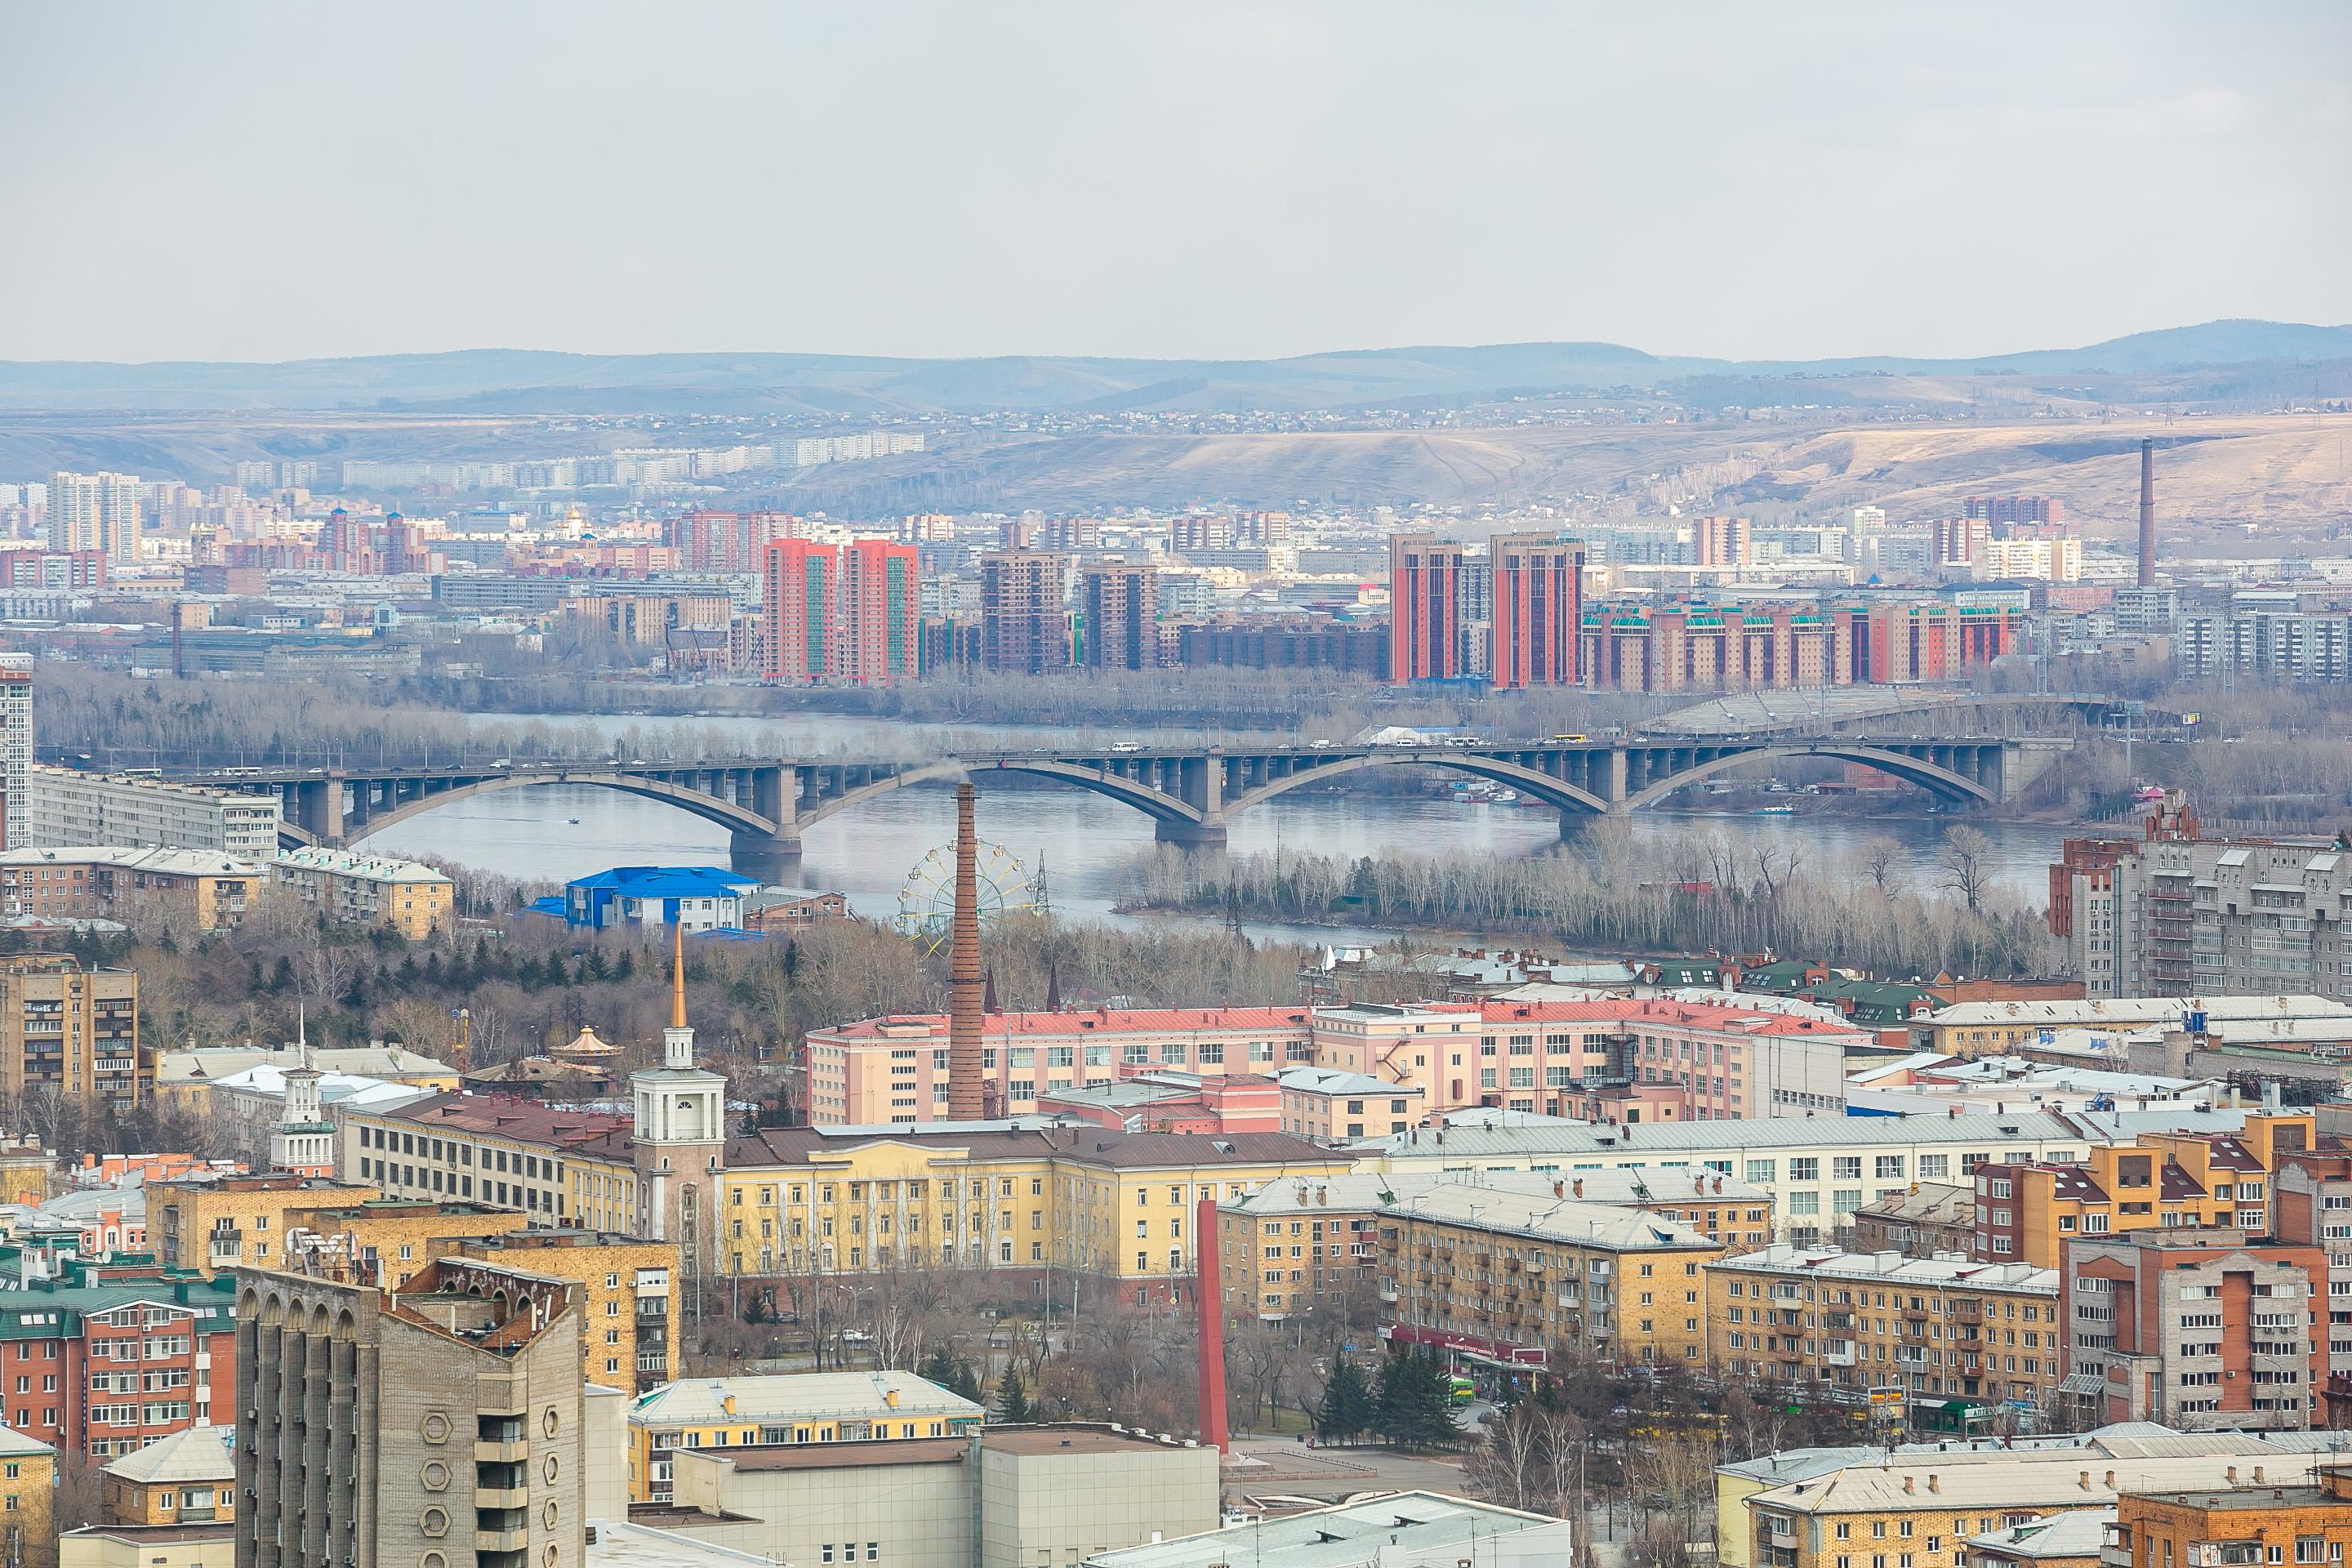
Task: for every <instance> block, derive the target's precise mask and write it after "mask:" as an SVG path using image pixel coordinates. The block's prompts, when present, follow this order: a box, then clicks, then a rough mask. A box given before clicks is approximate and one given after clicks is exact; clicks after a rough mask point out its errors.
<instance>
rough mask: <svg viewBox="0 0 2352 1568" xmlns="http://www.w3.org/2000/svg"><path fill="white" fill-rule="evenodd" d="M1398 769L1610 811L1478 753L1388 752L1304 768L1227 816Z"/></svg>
mask: <svg viewBox="0 0 2352 1568" xmlns="http://www.w3.org/2000/svg"><path fill="white" fill-rule="evenodd" d="M1398 763H1408V764H1417V765H1420V766H1423V767H1433V768H1451V769H1453V770H1454V772H1455V773H1469V774H1471V775H1473V776H1474V777H1477V778H1482V779H1488V780H1491V781H1493V782H1494V783H1496V784H1508V785H1510V786H1511V787H1512V788H1514V789H1517V790H1519V791H1521V792H1522V793H1524V794H1527V795H1534V796H1535V797H1536V798H1537V799H1538V800H1540V801H1542V802H1543V803H1544V804H1545V805H1553V806H1558V807H1559V809H1560V810H1562V811H1590V812H1596V813H1604V812H1606V811H1608V809H1609V803H1608V802H1607V801H1605V800H1603V799H1601V797H1600V796H1599V795H1593V794H1591V792H1589V791H1586V790H1581V789H1579V788H1577V786H1576V785H1574V784H1569V783H1567V782H1566V781H1565V780H1562V779H1556V778H1554V777H1552V775H1551V774H1549V773H1539V772H1538V771H1537V770H1536V769H1534V768H1528V767H1521V766H1520V765H1519V764H1518V763H1507V762H1503V761H1501V760H1499V759H1497V758H1495V757H1483V756H1480V755H1478V754H1477V753H1476V752H1460V751H1454V750H1452V749H1450V748H1437V747H1429V748H1423V747H1418V746H1414V747H1405V746H1384V747H1381V748H1380V749H1378V750H1375V751H1370V752H1363V753H1362V754H1360V755H1352V756H1342V757H1335V758H1333V759H1332V760H1331V761H1330V762H1328V763H1322V764H1321V765H1319V766H1317V767H1311V768H1302V769H1301V770H1299V771H1298V772H1297V773H1291V774H1288V775H1286V776H1285V777H1283V778H1278V779H1273V780H1269V781H1268V782H1267V783H1265V784H1260V785H1258V786H1257V787H1256V788H1255V789H1253V790H1247V791H1244V793H1243V794H1240V795H1235V796H1234V797H1233V798H1232V799H1231V800H1228V801H1227V802H1225V815H1226V816H1228V817H1231V816H1236V815H1238V814H1239V813H1241V812H1244V811H1247V810H1248V809H1249V808H1250V807H1251V806H1253V805H1257V804H1258V803H1260V802H1261V801H1266V800H1271V799H1273V798H1274V797H1275V796H1276V795H1285V794H1287V793H1288V792H1290V791H1291V790H1294V789H1297V788H1299V787H1301V786H1302V785H1305V784H1315V783H1318V782H1319V781H1321V780H1324V779H1334V778H1339V777H1340V776H1342V775H1343V774H1347V773H1360V772H1362V771H1363V770H1364V769H1366V768H1381V767H1391V766H1394V765H1396V764H1398Z"/></svg>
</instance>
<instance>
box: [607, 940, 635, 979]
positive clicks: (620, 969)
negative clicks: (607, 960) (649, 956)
mask: <svg viewBox="0 0 2352 1568" xmlns="http://www.w3.org/2000/svg"><path fill="white" fill-rule="evenodd" d="M635 973H637V960H636V957H635V954H633V953H632V952H629V950H628V949H627V948H623V949H622V950H621V957H620V961H619V962H618V963H614V965H613V978H614V980H616V981H619V982H620V983H621V984H628V982H629V980H630V979H631V977H632V976H634V975H635Z"/></svg>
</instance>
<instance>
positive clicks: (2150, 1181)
mask: <svg viewBox="0 0 2352 1568" xmlns="http://www.w3.org/2000/svg"><path fill="white" fill-rule="evenodd" d="M2316 1142H2317V1131H2316V1121H2315V1118H2314V1116H2313V1114H2312V1113H2311V1112H2309V1111H2288V1112H2276V1111H2271V1112H2260V1111H2250V1112H2248V1113H2247V1116H2246V1121H2245V1127H2244V1129H2243V1130H2242V1131H2239V1132H2236V1133H2210V1134H2200V1133H2147V1132H2144V1133H2142V1134H2140V1136H2139V1138H2138V1140H2137V1142H2133V1143H2122V1144H2107V1145H2099V1146H2095V1147H2093V1148H2091V1149H2089V1150H2087V1151H2085V1152H2084V1156H2083V1158H2082V1159H2081V1160H2080V1161H2079V1162H2074V1163H2035V1164H2025V1165H1997V1166H1984V1167H1980V1168H1979V1170H1978V1171H1977V1172H1976V1173H1975V1178H1974V1181H1975V1187H1976V1205H1977V1235H1978V1247H1977V1249H1976V1250H1977V1254H1978V1256H1979V1257H1980V1258H1986V1259H1989V1260H1990V1261H1993V1262H1999V1263H2028V1264H2032V1266H2034V1267H2035V1268H2056V1267H2057V1266H2058V1263H2059V1259H2060V1254H2061V1252H2062V1251H2063V1249H2064V1247H2065V1245H2066V1243H2067V1242H2069V1241H2072V1240H2074V1238H2076V1237H2091V1236H2111V1235H2116V1234H2119V1233H2122V1232H2126V1231H2134V1230H2150V1229H2157V1228H2177V1227H2179V1226H2204V1225H2210V1226H2231V1227H2233V1228H2236V1229H2239V1230H2243V1231H2245V1232H2247V1233H2248V1234H2250V1235H2253V1236H2261V1235H2263V1234H2265V1233H2267V1232H2268V1230H2269V1229H2270V1177H2271V1173H2272V1171H2273V1170H2274V1169H2275V1168H2276V1166H2277V1164H2278V1160H2279V1156H2280V1155H2282V1154H2284V1153H2296V1152H2303V1151H2305V1150H2308V1149H2310V1148H2312V1147H2313V1146H2314V1145H2315V1143H2316Z"/></svg>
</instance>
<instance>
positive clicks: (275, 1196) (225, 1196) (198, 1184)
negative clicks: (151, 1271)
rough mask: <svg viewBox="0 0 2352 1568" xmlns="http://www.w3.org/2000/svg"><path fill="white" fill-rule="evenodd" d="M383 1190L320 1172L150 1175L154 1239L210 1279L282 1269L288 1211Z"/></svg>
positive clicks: (357, 1200) (361, 1198)
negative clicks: (234, 1271) (229, 1272)
mask: <svg viewBox="0 0 2352 1568" xmlns="http://www.w3.org/2000/svg"><path fill="white" fill-rule="evenodd" d="M376 1195H377V1194H376V1189H375V1188H374V1187H373V1186H372V1185H370V1184H366V1183H363V1182H331V1181H326V1180H323V1179H320V1178H318V1177H314V1176H288V1175H263V1176H227V1177H223V1178H221V1179H220V1180H217V1181H199V1180H181V1181H170V1182H151V1183H149V1184H148V1185H147V1239H148V1244H149V1246H151V1247H152V1248H153V1249H154V1252H155V1258H156V1261H158V1262H160V1263H161V1264H163V1267H164V1268H185V1269H189V1270H191V1271H193V1272H194V1274H195V1275H196V1276H197V1277H198V1278H200V1279H211V1278H213V1276H215V1274H218V1273H220V1272H221V1271H222V1270H224V1269H228V1268H284V1267H285V1266H286V1264H285V1257H286V1232H287V1230H288V1228H289V1226H288V1216H289V1215H291V1214H297V1213H300V1212H303V1211H306V1210H315V1209H318V1208H320V1207H321V1206H333V1205H351V1204H362V1203H365V1202H367V1201H368V1200H370V1199H371V1198H373V1197H375V1196H376Z"/></svg>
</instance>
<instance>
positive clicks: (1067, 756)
mask: <svg viewBox="0 0 2352 1568" xmlns="http://www.w3.org/2000/svg"><path fill="white" fill-rule="evenodd" d="M2073 745H2074V742H2073V741H2072V740H2071V739H2067V738H2064V737H2046V738H2028V739H2018V738H2014V737H2004V738H2000V739H1966V740H1948V739H1940V738H1935V737H1922V736H1904V737H1893V736H1877V737H1872V736H1853V735H1835V736H1821V735H1814V736H1807V737H1786V738H1780V737H1770V736H1761V737H1717V738H1714V739H1705V738H1692V739H1687V740H1680V739H1658V740H1651V739H1640V738H1636V739H1633V740H1618V741H1597V742H1540V743H1533V744H1524V745H1514V744H1495V745H1476V746H1458V745H1412V746H1370V747H1366V746H1328V747H1326V746H1314V747H1306V746H1301V747H1289V746H1280V747H1259V748H1241V749H1235V750H1231V751H1228V750H1224V749H1222V748H1211V749H1206V750H1200V751H1192V750H1181V749H1160V748H1152V749H1148V750H1136V751H1124V750H1120V749H1118V748H1116V747H1113V748H1111V749H1108V750H1101V751H1074V752H1001V753H992V754H989V755H984V756H968V757H960V758H939V759H934V760H929V761H922V762H872V763H858V762H839V761H823V762H803V761H800V760H797V759H790V758H787V759H772V758H708V759H698V760H693V761H659V760H656V761H647V760H645V759H627V760H624V759H619V758H609V757H608V758H581V759H576V760H568V761H541V760H523V761H514V762H510V763H489V764H478V765H459V766H456V767H436V768H425V767H388V768H374V769H371V768H364V767H347V768H338V769H329V770H320V769H311V770H309V771H307V772H306V771H300V770H295V769H256V768H218V769H170V770H166V772H167V774H168V776H170V777H172V778H174V779H179V780H184V781H186V782H189V783H197V784H210V785H213V786H215V787H217V788H223V789H234V790H243V791H247V792H250V793H255V794H268V795H277V796H278V800H279V803H280V808H281V815H280V838H281V840H282V841H284V842H285V843H287V844H289V845H291V846H295V847H301V846H323V847H336V848H341V847H348V846H351V845H354V844H357V843H359V842H360V841H361V840H362V839H365V838H367V837H370V836H371V835H373V834H376V833H381V832H383V830H384V829H385V828H388V827H391V826H394V825H395V824H398V823H402V822H405V821H407V820H409V819H410V818H412V817H415V816H421V815H423V814H424V813H425V812H428V811H432V810H435V809H436V808H437V807H440V806H444V805H449V804H450V803H451V802H453V801H459V800H465V799H467V798H468V797H470V796H474V795H486V794H489V793H492V792H495V791H499V790H509V789H522V788H528V787H530V786H533V785H539V784H586V785H591V786H593V787H595V788H599V789H613V790H619V791H622V792H623V793H625V794H628V795H637V796H639V797H641V798H644V799H646V800H657V801H661V802H664V803H665V804H667V805H674V806H677V808H678V809H679V810H681V811H689V812H692V813H693V814H694V815H696V816H699V817H702V818H704V819H705V820H707V821H709V822H714V823H717V824H719V826H723V827H725V828H726V829H728V831H729V833H730V835H731V837H730V851H731V858H732V859H733V862H734V865H735V868H736V869H737V870H739V871H740V872H742V873H743V874H744V875H746V876H757V877H761V878H762V879H767V880H771V881H788V880H791V879H793V877H794V876H795V875H796V873H797V871H798V868H799V863H800V856H801V843H802V836H803V834H804V833H805V832H806V831H807V830H808V829H809V828H810V827H811V826H814V824H816V823H819V822H822V821H824V819H825V818H826V817H828V816H833V815H835V813H837V812H843V811H851V810H855V809H856V807H857V806H858V805H862V804H864V803H865V802H866V801H869V800H871V799H873V798H874V797H875V796H877V795H882V794H885V793H887V792H888V791H891V790H898V789H905V788H908V787H909V786H911V785H916V784H929V783H932V782H936V781H942V780H949V779H954V778H958V777H961V776H963V775H966V774H971V775H973V776H983V775H986V774H989V773H1018V774H1022V775H1024V776H1026V777H1031V778H1045V779H1055V780H1059V781H1060V782H1062V783H1064V784H1072V785H1075V786H1076V787H1077V788H1079V789H1086V790H1092V791H1094V792H1095V793H1096V794H1097V795H1108V796H1109V797H1110V798H1111V799H1113V800H1116V801H1118V802H1119V803H1120V804H1122V805H1129V806H1132V807H1134V808H1135V809H1136V810H1138V811H1140V812H1142V813H1143V814H1144V815H1146V816H1150V818H1151V819H1152V822H1153V825H1154V832H1155V835H1156V836H1157V837H1159V838H1160V839H1161V840H1162V841H1164V842H1168V843H1173V844H1183V845H1199V846H1203V847H1217V846H1222V845H1223V843H1224V842H1225V832H1226V826H1227V825H1228V824H1229V823H1231V822H1232V821H1233V819H1234V817H1236V816H1240V815H1241V814H1242V813H1243V812H1244V811H1247V810H1249V809H1250V808H1251V807H1252V806H1254V805H1258V804H1260V803H1261V802H1263V801H1267V800H1271V799H1273V798H1274V797H1275V796H1276V795H1284V794H1286V793H1288V792H1289V791H1291V790H1294V789H1301V788H1307V787H1311V786H1315V785H1319V784H1328V783H1331V782H1333V781H1335V780H1338V779H1341V778H1344V777H1346V776H1347V775H1348V774H1349V773H1359V772H1360V771H1362V770H1364V769H1366V768H1378V767H1398V766H1413V767H1434V768H1444V769H1447V770H1449V771H1451V772H1454V773H1467V774H1470V775H1472V776H1474V777H1476V778H1482V779H1486V780H1490V781H1492V782H1493V783H1496V784H1504V785H1507V786H1508V787H1510V788H1512V789H1515V790H1517V791H1518V792H1519V793H1520V794H1521V795H1528V796H1532V797H1533V798H1535V799H1537V800H1539V801H1541V802H1543V803H1544V804H1545V805H1550V806H1553V807H1555V808H1557V809H1558V810H1559V814H1560V831H1561V834H1562V836H1563V837H1566V836H1569V835H1570V834H1572V833H1573V832H1574V831H1575V830H1576V828H1577V827H1579V826H1580V825H1581V824H1582V823H1583V822H1585V821H1587V820H1589V819H1591V817H1593V816H1618V815H1623V814H1625V813H1628V812H1633V811H1636V810H1639V809H1640V808H1641V807H1643V806H1645V805H1653V804H1654V803H1655V802H1657V801H1659V800H1661V799H1664V797H1665V796H1666V795H1671V794H1672V793H1674V792H1675V790H1677V789H1680V788H1682V787H1683V786H1685V784H1696V783H1698V782H1699V781H1701V780H1703V779H1706V778H1707V777H1708V776H1709V775H1711V774H1714V773H1720V772H1723V771H1724V770H1726V769H1727V768H1734V767H1738V766H1739V765H1740V764H1742V763H1759V762H1771V761H1775V760H1778V759H1781V758H1786V757H1822V758H1829V759H1833V760H1836V761H1841V762H1850V763H1864V764H1866V765H1868V766H1870V767H1874V768H1878V769H1880V770H1882V771H1884V772H1885V773H1890V774H1892V775H1894V776H1895V777H1896V778H1899V779H1903V780H1905V781H1906V782H1907V783H1910V784H1916V785H1918V786H1919V787H1921V788H1922V789H1925V790H1927V791H1928V792H1929V793H1930V794H1933V795H1937V797H1938V798H1940V799H1942V800H1944V801H1947V802H1949V803H1951V804H1954V805H1961V806H1970V805H2000V804H2001V803H2003V802H2006V801H2009V800H2011V799H2013V798H2014V797H2015V796H2016V795H2017V794H2018V792H2019V791H2021V789H2023V788H2024V786H2025V785H2026V784H2029V783H2031V782H2032V780H2033V779H2034V778H2035V777H2037V776H2039V775H2040V774H2041V773H2042V772H2043V771H2045V770H2046V769H2048V768H2049V767H2050V766H2051V765H2052V764H2053V763H2054V762H2055V761H2056V759H2057V758H2058V756H2059V755H2060V754H2061V753H2063V752H2066V751H2069V750H2071V749H2072V748H2073Z"/></svg>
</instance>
